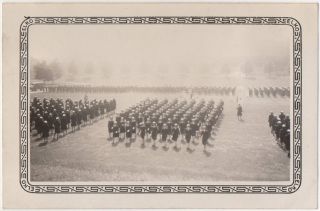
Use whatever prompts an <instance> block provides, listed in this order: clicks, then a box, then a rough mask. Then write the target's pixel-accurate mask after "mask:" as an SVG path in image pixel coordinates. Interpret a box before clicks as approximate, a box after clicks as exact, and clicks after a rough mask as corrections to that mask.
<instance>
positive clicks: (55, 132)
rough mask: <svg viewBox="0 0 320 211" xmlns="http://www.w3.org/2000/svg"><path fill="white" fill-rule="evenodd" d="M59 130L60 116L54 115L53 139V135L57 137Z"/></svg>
mask: <svg viewBox="0 0 320 211" xmlns="http://www.w3.org/2000/svg"><path fill="white" fill-rule="evenodd" d="M60 132H61V122H60V118H59V117H56V120H55V121H54V135H53V139H54V138H55V137H57V140H58V139H59V134H60Z"/></svg>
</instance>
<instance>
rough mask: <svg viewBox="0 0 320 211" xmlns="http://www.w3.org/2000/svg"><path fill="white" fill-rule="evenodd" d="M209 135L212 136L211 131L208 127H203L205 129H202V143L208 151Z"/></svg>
mask: <svg viewBox="0 0 320 211" xmlns="http://www.w3.org/2000/svg"><path fill="white" fill-rule="evenodd" d="M209 137H210V132H209V131H208V130H207V128H206V127H203V129H202V145H203V150H204V151H206V146H207V144H208V139H209Z"/></svg>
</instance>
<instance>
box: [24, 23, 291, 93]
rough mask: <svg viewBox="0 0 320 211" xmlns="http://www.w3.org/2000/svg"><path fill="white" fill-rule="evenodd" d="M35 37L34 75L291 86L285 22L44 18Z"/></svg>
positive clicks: (99, 81) (109, 81)
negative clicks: (52, 21) (70, 21)
mask: <svg viewBox="0 0 320 211" xmlns="http://www.w3.org/2000/svg"><path fill="white" fill-rule="evenodd" d="M29 41H30V47H29V50H30V51H29V53H30V64H31V65H30V68H31V71H30V72H31V78H32V79H33V80H35V79H36V80H48V81H50V80H53V81H54V82H59V83H60V82H61V83H66V82H68V83H77V84H91V85H140V86H166V85H176V86H182V85H188V86H199V85H201V86H205V85H207V86H216V85H219V86H220V85H259V86H260V85H266V86H267V85H273V86H274V85H277V86H286V87H288V86H289V70H290V57H291V56H290V55H291V54H290V51H291V50H290V46H291V45H292V44H291V43H292V30H291V29H290V28H289V27H286V26H244V25H220V26H219V25H81V26H79V25H69V26H66V25H60V26H58V25H38V26H33V27H31V31H30V38H29Z"/></svg>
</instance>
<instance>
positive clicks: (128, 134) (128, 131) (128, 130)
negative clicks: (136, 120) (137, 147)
mask: <svg viewBox="0 0 320 211" xmlns="http://www.w3.org/2000/svg"><path fill="white" fill-rule="evenodd" d="M125 129H126V132H125V136H126V141H127V142H129V143H130V142H131V138H132V128H131V126H130V122H129V121H127V122H126V124H125Z"/></svg>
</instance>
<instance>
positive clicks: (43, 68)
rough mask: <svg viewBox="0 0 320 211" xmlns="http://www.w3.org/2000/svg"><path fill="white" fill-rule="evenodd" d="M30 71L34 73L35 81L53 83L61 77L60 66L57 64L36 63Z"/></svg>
mask: <svg viewBox="0 0 320 211" xmlns="http://www.w3.org/2000/svg"><path fill="white" fill-rule="evenodd" d="M32 71H33V72H34V73H35V79H38V80H43V81H54V80H56V79H58V78H60V77H61V76H62V71H61V68H60V65H59V64H58V63H57V62H54V63H51V64H47V62H45V61H42V62H36V64H34V65H33V67H32Z"/></svg>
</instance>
